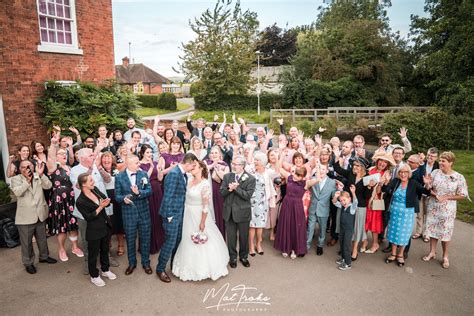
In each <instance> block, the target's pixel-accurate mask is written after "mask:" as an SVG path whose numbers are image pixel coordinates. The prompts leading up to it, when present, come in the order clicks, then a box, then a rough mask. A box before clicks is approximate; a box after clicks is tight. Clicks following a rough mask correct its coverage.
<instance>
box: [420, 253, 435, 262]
mask: <svg viewBox="0 0 474 316" xmlns="http://www.w3.org/2000/svg"><path fill="white" fill-rule="evenodd" d="M434 259H436V254H431V253H430V254H428V255H426V256H423V257H422V258H421V260H423V261H424V262H428V261H430V260H434Z"/></svg>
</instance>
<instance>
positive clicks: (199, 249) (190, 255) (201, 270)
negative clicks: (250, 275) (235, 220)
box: [172, 161, 229, 281]
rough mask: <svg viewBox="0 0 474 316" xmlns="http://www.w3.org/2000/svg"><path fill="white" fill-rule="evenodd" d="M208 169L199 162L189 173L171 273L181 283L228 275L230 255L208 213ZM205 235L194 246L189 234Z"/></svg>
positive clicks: (209, 191)
mask: <svg viewBox="0 0 474 316" xmlns="http://www.w3.org/2000/svg"><path fill="white" fill-rule="evenodd" d="M207 173H208V171H207V166H206V164H205V163H203V162H202V161H199V162H198V163H197V164H196V167H195V168H194V169H193V170H192V171H191V174H192V178H191V179H190V180H189V183H188V187H187V190H186V203H185V207H184V217H183V231H182V239H181V242H180V244H179V246H178V249H177V251H176V255H175V257H174V260H173V269H172V272H173V274H174V275H175V276H177V277H179V278H180V279H181V280H183V281H200V280H204V279H208V278H211V279H212V280H217V279H218V278H220V277H222V276H225V275H227V274H228V273H229V271H228V270H227V264H228V262H229V252H228V250H227V245H226V243H225V241H224V239H223V238H222V234H221V233H220V231H219V229H218V228H217V226H216V224H215V223H214V221H213V219H212V217H211V216H210V214H209V203H212V200H211V198H210V196H211V187H210V184H209V181H208V180H207V176H208V175H207ZM198 231H201V232H204V233H205V234H206V235H207V237H208V240H207V242H206V243H204V244H195V243H194V242H193V241H192V240H191V235H192V234H193V233H195V232H198Z"/></svg>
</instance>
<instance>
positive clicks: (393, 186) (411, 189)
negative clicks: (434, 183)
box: [382, 178, 430, 213]
mask: <svg viewBox="0 0 474 316" xmlns="http://www.w3.org/2000/svg"><path fill="white" fill-rule="evenodd" d="M401 183H402V181H401V180H400V179H398V178H395V179H393V180H392V181H390V183H389V184H388V185H384V186H382V191H383V192H385V193H388V194H389V195H390V196H391V197H392V199H393V194H394V193H395V191H397V189H398V187H399V186H400V184H401ZM422 194H426V195H430V190H428V189H426V188H425V187H423V186H422V185H421V184H420V183H419V182H417V181H416V180H414V179H409V180H408V184H407V195H406V207H407V208H410V207H413V208H415V213H418V212H419V211H420V203H419V202H420V199H421V195H422ZM390 204H392V201H390Z"/></svg>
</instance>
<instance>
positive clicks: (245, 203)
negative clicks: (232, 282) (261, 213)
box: [220, 172, 255, 261]
mask: <svg viewBox="0 0 474 316" xmlns="http://www.w3.org/2000/svg"><path fill="white" fill-rule="evenodd" d="M235 181H236V178H235V173H233V172H230V173H228V174H226V175H225V176H224V179H223V180H222V184H221V188H220V191H221V194H222V196H223V197H224V210H223V217H224V221H225V226H226V231H227V247H228V248H229V256H230V261H235V260H237V231H238V232H239V257H240V259H247V257H248V254H249V243H248V241H249V238H248V236H249V225H250V220H251V219H252V211H251V204H250V199H251V198H252V195H253V192H254V191H255V177H253V176H252V175H250V174H248V173H247V172H244V173H243V174H242V176H241V177H240V179H239V181H238V182H239V186H238V187H237V188H236V189H235V190H234V191H229V184H230V183H232V182H235Z"/></svg>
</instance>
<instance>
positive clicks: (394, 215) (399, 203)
mask: <svg viewBox="0 0 474 316" xmlns="http://www.w3.org/2000/svg"><path fill="white" fill-rule="evenodd" d="M382 180H383V183H384V185H383V187H380V185H379V186H377V191H378V192H380V191H381V190H382V191H384V192H387V193H389V194H390V195H392V199H391V203H390V221H389V223H388V231H387V239H388V241H389V242H390V243H391V254H390V256H388V257H387V258H386V259H385V263H390V262H393V261H395V260H396V261H397V264H398V266H399V267H403V266H404V265H405V258H404V250H405V246H407V245H408V244H409V241H410V237H411V233H412V231H413V221H414V215H415V208H417V205H418V204H419V198H418V196H421V194H423V193H424V194H429V191H428V190H426V189H425V188H424V187H423V185H422V184H420V183H419V182H418V181H416V180H415V179H413V178H412V170H411V169H410V167H409V166H408V165H407V164H405V165H402V166H401V167H400V168H399V169H398V174H397V178H395V179H393V180H391V181H390V178H389V177H388V176H387V175H386V176H385V177H384V178H383V179H382ZM389 182H390V183H389ZM397 248H398V250H397Z"/></svg>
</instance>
